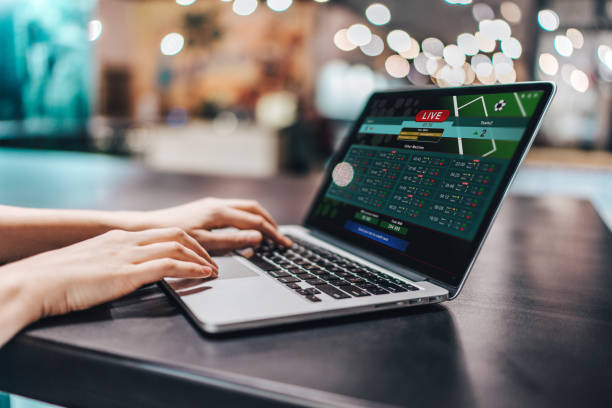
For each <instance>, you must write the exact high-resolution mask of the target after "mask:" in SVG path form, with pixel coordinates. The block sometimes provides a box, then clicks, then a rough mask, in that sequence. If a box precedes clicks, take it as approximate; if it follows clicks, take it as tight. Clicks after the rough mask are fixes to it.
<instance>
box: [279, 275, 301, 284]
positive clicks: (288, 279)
mask: <svg viewBox="0 0 612 408" xmlns="http://www.w3.org/2000/svg"><path fill="white" fill-rule="evenodd" d="M278 281H279V282H282V283H294V282H299V281H300V280H299V279H298V278H294V277H293V276H287V277H285V278H278Z"/></svg>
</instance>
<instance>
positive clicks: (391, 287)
mask: <svg viewBox="0 0 612 408" xmlns="http://www.w3.org/2000/svg"><path fill="white" fill-rule="evenodd" d="M380 286H381V287H383V288H384V289H386V290H388V291H389V292H392V293H398V292H406V291H407V290H408V289H404V288H402V287H401V286H397V285H395V284H393V283H386V284H383V283H381V284H380Z"/></svg>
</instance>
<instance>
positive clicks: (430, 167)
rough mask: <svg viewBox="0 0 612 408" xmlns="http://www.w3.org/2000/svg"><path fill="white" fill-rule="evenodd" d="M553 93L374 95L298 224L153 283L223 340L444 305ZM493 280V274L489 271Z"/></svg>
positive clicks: (492, 90)
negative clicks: (200, 273) (210, 264)
mask: <svg viewBox="0 0 612 408" xmlns="http://www.w3.org/2000/svg"><path fill="white" fill-rule="evenodd" d="M554 91H555V86H554V84H553V83H549V82H532V83H521V84H513V85H498V86H475V87H463V88H445V89H415V90H408V91H401V92H379V93H375V94H373V95H372V96H371V97H370V99H369V101H368V103H367V104H366V106H365V108H364V109H363V112H362V114H361V116H360V117H359V119H358V120H357V121H356V123H355V124H354V126H353V128H352V130H351V132H350V134H349V135H348V136H347V137H346V138H345V140H344V142H343V143H342V145H341V146H340V148H339V149H338V150H337V152H336V153H335V154H334V156H333V158H332V159H331V162H330V165H329V167H328V168H329V170H328V172H327V175H326V177H325V178H324V180H323V182H322V184H321V186H320V188H319V191H318V194H317V195H316V198H315V199H314V201H313V203H312V204H311V207H310V209H309V212H308V215H307V216H306V219H305V220H304V222H303V223H302V225H287V226H281V227H280V230H281V232H282V233H284V234H286V235H288V236H289V237H290V238H292V239H293V241H294V245H293V246H292V247H291V248H285V247H281V246H278V245H275V244H273V243H272V242H264V243H263V244H262V245H261V246H260V247H258V248H249V249H246V250H243V251H240V252H236V253H233V254H231V255H228V256H223V257H216V258H215V261H216V262H217V263H218V264H219V277H218V278H216V279H213V280H202V279H166V280H165V281H164V282H163V285H164V286H165V288H166V289H168V291H169V293H170V294H171V295H172V296H173V297H174V298H175V299H176V300H177V301H178V302H179V304H180V305H181V306H182V308H183V309H184V310H185V311H186V313H187V315H188V316H190V317H191V318H192V319H193V321H194V322H195V323H196V325H197V326H198V327H200V328H201V329H203V330H204V331H206V332H209V333H219V332H228V331H233V330H242V329H249V328H260V327H263V326H269V325H278V324H285V323H292V322H300V321H305V320H312V319H321V318H325V317H332V316H341V315H351V314H358V313H364V312H369V311H374V310H382V309H395V308H403V307H410V306H418V305H425V304H431V303H440V302H443V301H446V300H450V299H453V298H454V297H456V296H457V295H458V294H459V292H460V290H461V287H462V285H463V283H464V282H465V280H466V278H467V275H468V273H469V271H470V268H471V267H472V265H473V264H474V261H475V259H476V256H477V254H478V252H479V250H480V248H481V247H482V244H483V242H484V240H485V237H486V235H487V232H488V230H489V228H490V227H491V225H492V223H493V219H494V218H495V215H496V214H497V211H498V210H499V208H500V205H501V203H502V200H503V199H504V196H505V194H506V193H507V191H508V187H509V185H510V183H511V181H512V179H513V177H514V175H515V174H516V172H517V169H518V166H519V165H520V163H521V161H522V160H523V158H524V157H525V154H526V152H527V151H528V149H529V146H530V145H531V143H532V141H533V139H534V137H535V134H536V132H537V130H538V127H539V125H540V123H541V121H542V117H543V115H544V112H545V111H546V109H547V107H548V105H549V104H550V101H551V99H552V96H553V94H554ZM490 272H491V273H495V271H490Z"/></svg>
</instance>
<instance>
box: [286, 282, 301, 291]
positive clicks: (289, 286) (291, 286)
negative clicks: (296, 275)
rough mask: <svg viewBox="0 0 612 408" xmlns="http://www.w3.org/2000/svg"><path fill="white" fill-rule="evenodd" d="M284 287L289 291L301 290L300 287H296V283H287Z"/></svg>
mask: <svg viewBox="0 0 612 408" xmlns="http://www.w3.org/2000/svg"><path fill="white" fill-rule="evenodd" d="M286 285H287V287H288V288H289V289H295V290H297V289H301V288H300V285H298V284H297V283H287V284H286Z"/></svg>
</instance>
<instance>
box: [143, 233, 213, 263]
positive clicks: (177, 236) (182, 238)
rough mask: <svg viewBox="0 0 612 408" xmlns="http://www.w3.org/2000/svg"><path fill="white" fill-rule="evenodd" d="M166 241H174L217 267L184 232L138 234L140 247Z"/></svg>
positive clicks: (207, 254) (205, 252) (206, 253)
mask: <svg viewBox="0 0 612 408" xmlns="http://www.w3.org/2000/svg"><path fill="white" fill-rule="evenodd" d="M167 241H176V242H178V243H180V244H182V245H184V246H186V247H187V248H189V249H191V250H192V251H194V252H195V253H196V254H198V255H200V256H201V257H203V258H204V259H206V260H207V261H209V262H210V263H212V264H213V265H214V266H215V267H218V265H217V264H216V263H215V261H213V259H212V257H211V256H210V254H209V253H208V252H207V251H206V250H205V249H204V248H203V247H202V245H200V243H199V242H198V241H196V240H195V239H194V238H193V237H191V236H189V234H187V233H186V232H185V231H183V230H182V229H180V228H156V229H150V230H145V231H141V232H140V233H139V244H140V245H148V244H154V243H156V242H167Z"/></svg>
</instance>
